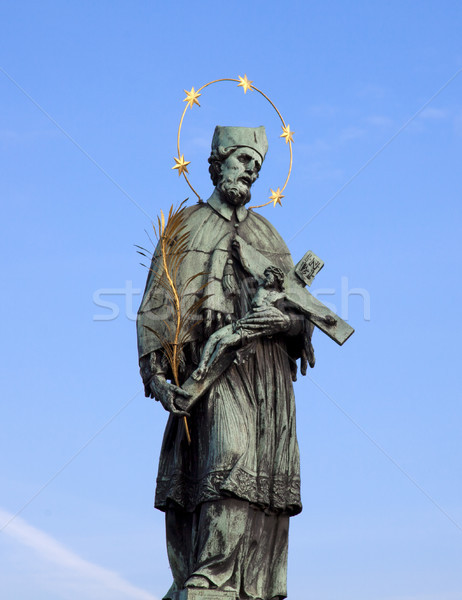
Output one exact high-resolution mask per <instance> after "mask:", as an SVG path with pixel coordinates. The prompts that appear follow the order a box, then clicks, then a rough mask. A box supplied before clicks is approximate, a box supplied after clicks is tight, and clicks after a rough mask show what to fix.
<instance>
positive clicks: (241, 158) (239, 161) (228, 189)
mask: <svg viewBox="0 0 462 600" xmlns="http://www.w3.org/2000/svg"><path fill="white" fill-rule="evenodd" d="M260 167H261V157H260V155H259V154H258V152H255V150H252V148H237V150H235V151H234V152H233V153H232V154H230V155H229V156H228V158H226V159H225V160H224V161H223V163H222V165H221V176H220V180H219V181H218V184H217V188H218V191H219V192H220V195H221V197H222V198H223V199H224V200H225V201H226V202H228V203H229V204H232V205H233V206H243V205H244V204H247V202H248V201H249V200H250V188H251V186H252V184H253V183H254V181H255V180H256V179H257V177H258V171H259V170H260Z"/></svg>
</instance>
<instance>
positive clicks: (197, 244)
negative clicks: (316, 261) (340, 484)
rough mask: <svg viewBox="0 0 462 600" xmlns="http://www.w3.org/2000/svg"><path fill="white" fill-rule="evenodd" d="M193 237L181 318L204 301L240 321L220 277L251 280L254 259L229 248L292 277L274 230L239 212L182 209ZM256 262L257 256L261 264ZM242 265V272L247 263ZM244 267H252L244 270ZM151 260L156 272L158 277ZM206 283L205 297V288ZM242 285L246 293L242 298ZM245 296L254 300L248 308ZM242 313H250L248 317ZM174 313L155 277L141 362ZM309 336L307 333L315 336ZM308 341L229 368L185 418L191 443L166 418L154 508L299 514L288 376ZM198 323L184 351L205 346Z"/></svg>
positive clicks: (266, 350)
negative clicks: (249, 252) (245, 249)
mask: <svg viewBox="0 0 462 600" xmlns="http://www.w3.org/2000/svg"><path fill="white" fill-rule="evenodd" d="M185 210H186V212H185V216H186V218H185V223H186V227H187V230H188V231H189V243H188V250H187V252H186V256H185V258H184V260H183V262H182V263H181V266H180V270H179V272H178V278H177V281H178V284H179V285H181V284H182V283H184V282H185V281H186V280H187V279H188V278H189V277H190V276H191V275H194V274H196V273H204V274H203V275H202V276H201V277H197V278H196V279H195V280H194V281H193V283H192V285H191V287H190V288H189V292H190V295H189V296H187V297H186V298H185V301H184V310H187V309H188V307H189V306H190V305H191V304H192V303H193V302H195V300H196V299H197V298H198V297H200V296H201V295H202V294H204V293H205V294H207V295H208V296H209V297H208V298H207V299H206V301H205V303H204V304H203V306H202V309H201V310H202V311H204V310H207V309H210V310H212V311H216V312H219V313H222V314H224V315H226V314H228V315H233V316H234V317H235V318H240V317H241V316H243V314H235V311H236V309H235V303H234V302H233V300H232V299H230V298H229V296H228V295H227V294H226V293H225V291H224V287H223V282H222V280H223V274H224V271H225V265H226V263H227V261H228V260H229V259H230V257H231V256H233V261H234V262H235V263H238V264H236V268H237V272H238V273H240V276H239V278H240V281H239V283H241V284H242V282H243V280H244V279H246V278H247V277H248V278H249V280H251V279H253V277H252V275H251V270H252V265H249V260H252V258H251V257H250V259H247V260H245V257H243V260H240V259H239V256H236V254H235V253H234V254H233V246H232V242H233V240H234V239H238V240H239V239H241V240H243V241H244V243H245V245H248V246H249V247H251V248H252V249H253V250H254V251H256V255H262V256H263V257H264V259H265V260H266V261H269V262H270V263H271V264H273V265H274V266H277V267H279V268H280V269H282V270H283V271H284V272H285V273H289V271H291V270H292V269H293V262H292V258H291V255H290V253H289V250H288V249H287V246H286V245H285V243H284V241H283V240H282V238H281V237H280V236H279V234H278V233H277V231H276V230H275V229H274V227H273V226H272V225H271V224H270V223H269V222H268V221H267V220H266V219H264V218H263V217H262V216H261V215H259V214H257V213H254V212H252V211H245V212H244V211H241V212H240V213H239V211H237V219H236V217H235V216H234V217H233V218H227V215H223V213H221V214H220V212H218V211H217V210H215V209H214V208H212V206H211V205H209V204H198V205H195V206H193V207H189V208H187V209H185ZM256 255H254V256H256ZM243 263H244V264H243ZM245 263H247V264H246V265H245ZM156 265H157V263H156V262H155V261H153V266H152V268H153V269H156V268H157V266H156ZM206 282H209V285H208V286H207V288H206V291H204V290H203V289H201V288H202V286H203V285H204V284H205V283H206ZM245 287H246V286H245V285H241V290H242V289H245ZM250 299H251V298H250V297H249V301H250ZM243 312H245V310H244V311H243ZM170 318H171V312H170V308H169V303H168V298H167V296H166V294H165V291H164V290H163V289H161V288H160V287H158V286H157V287H156V286H155V277H154V272H151V273H150V275H149V277H148V281H147V284H146V289H145V293H144V297H143V300H142V303H141V306H140V309H139V313H138V321H137V326H138V348H139V356H140V359H141V358H142V357H144V356H146V355H148V354H151V353H153V352H156V351H158V350H160V348H161V346H160V343H159V341H158V339H157V338H156V336H154V335H153V334H152V332H151V331H150V330H149V329H148V327H149V328H151V329H153V330H155V331H158V332H159V333H160V334H161V335H166V334H168V331H167V327H166V325H165V324H164V323H163V321H167V323H168V322H169V319H170ZM310 333H311V330H310ZM305 336H306V330H305V328H302V333H301V334H299V335H296V336H285V335H282V334H281V335H279V336H273V337H272V338H262V339H259V340H257V341H256V342H254V348H253V353H252V354H251V356H250V357H247V359H246V361H245V362H244V363H243V364H234V363H233V364H232V365H231V366H230V367H229V368H228V369H227V370H226V372H225V373H223V374H222V375H221V376H220V377H219V378H218V379H217V380H216V381H215V383H214V384H213V385H212V386H211V388H210V389H209V390H208V392H207V393H206V394H205V395H204V397H203V398H201V400H200V401H199V402H198V403H197V405H196V406H194V407H193V409H192V411H191V417H190V418H189V419H188V421H189V428H190V430H191V437H192V443H191V445H188V443H187V441H186V439H185V436H184V430H183V425H182V422H181V420H180V419H178V418H177V417H175V416H173V415H170V416H169V420H168V423H167V427H166V430H165V434H164V439H163V443H162V450H161V455H160V460H159V471H158V478H157V488H156V501H155V505H156V507H157V508H159V509H160V510H166V509H167V507H168V506H169V505H171V504H173V505H176V506H178V507H180V508H181V509H183V510H186V511H194V510H195V509H196V507H197V506H198V505H199V504H200V503H202V502H206V501H211V500H215V499H221V498H226V497H234V498H240V499H244V500H248V501H249V502H250V503H252V504H253V505H255V506H258V507H260V508H261V509H263V510H265V511H268V512H271V513H274V512H275V513H279V514H288V515H294V514H297V513H298V512H300V511H301V500H300V466H299V449H298V443H297V439H296V432H295V398H294V393H293V387H292V376H291V375H292V372H293V370H294V365H295V359H296V358H298V357H299V356H300V352H301V349H302V348H303V344H304V337H305ZM205 341H206V340H205V339H204V332H203V328H202V327H201V325H200V324H199V325H198V326H197V327H196V328H195V329H194V330H193V331H192V333H191V336H190V342H192V343H191V344H187V347H188V346H195V347H196V348H197V347H198V348H199V350H200V348H201V346H203V344H204V343H205ZM191 356H192V354H191V353H188V355H187V358H186V361H185V364H184V366H183V372H182V380H183V381H184V380H185V379H186V378H187V377H188V376H189V375H190V373H191V372H192V370H194V368H195V367H196V366H197V364H194V363H195V360H197V356H196V359H194V358H191Z"/></svg>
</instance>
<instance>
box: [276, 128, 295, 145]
mask: <svg viewBox="0 0 462 600" xmlns="http://www.w3.org/2000/svg"><path fill="white" fill-rule="evenodd" d="M282 131H283V133H282V134H281V135H280V136H279V137H283V138H284V139H285V140H286V144H287V142H293V141H294V140H293V135H294V133H295V131H290V125H287V127H283V128H282Z"/></svg>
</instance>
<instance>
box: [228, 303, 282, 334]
mask: <svg viewBox="0 0 462 600" xmlns="http://www.w3.org/2000/svg"><path fill="white" fill-rule="evenodd" d="M239 323H240V324H241V325H242V326H243V327H245V328H246V329H254V330H255V331H256V332H261V333H264V334H266V335H274V334H276V333H282V332H284V331H288V330H289V328H290V317H289V316H288V315H285V314H284V313H283V312H282V311H280V310H279V309H278V308H276V307H275V306H262V307H260V308H255V309H253V310H252V312H251V313H250V314H248V315H247V316H245V317H243V318H242V319H240V321H239Z"/></svg>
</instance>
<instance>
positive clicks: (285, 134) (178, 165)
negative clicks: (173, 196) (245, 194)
mask: <svg viewBox="0 0 462 600" xmlns="http://www.w3.org/2000/svg"><path fill="white" fill-rule="evenodd" d="M238 77H239V78H238V79H214V80H213V81H209V82H208V83H206V84H205V85H203V86H202V87H200V88H199V89H198V90H197V91H196V90H195V89H194V87H192V88H191V90H190V91H189V92H188V91H187V90H185V93H186V98H185V99H184V100H183V102H186V106H185V107H184V110H183V114H182V115H181V119H180V124H179V126H178V138H177V147H178V156H177V157H174V160H175V166H174V167H172V169H177V170H178V175H183V177H184V178H185V180H186V183H187V184H188V185H189V187H190V188H191V190H192V191H193V192H194V194H196V196H197V198H198V200H199V202H202V199H201V197H200V196H199V194H198V193H197V192H196V190H195V189H194V188H193V186H192V185H191V182H190V181H189V179H188V174H189V172H188V165H189V164H191V161H189V160H185V158H184V154H181V151H180V135H181V127H182V126H183V119H184V116H185V114H186V111H187V110H188V107H189V108H193V106H194V105H195V104H197V106H200V104H199V101H198V98H199V96H202V94H201V92H202V90H204V89H205V88H206V87H208V86H210V85H213V84H214V83H221V82H222V81H232V82H234V83H237V87H242V89H243V90H244V94H246V93H247V91H248V90H253V91H255V92H258V93H259V94H261V95H262V96H263V98H265V99H266V100H267V101H268V102H269V103H270V104H271V106H272V107H273V108H274V110H275V111H276V112H277V114H278V117H279V118H280V120H281V123H282V134H281V135H280V136H279V137H282V138H284V139H285V141H286V144H289V153H290V162H289V171H288V173H287V177H286V180H285V182H284V185H283V186H282V188H279V187H278V188H277V190H273V189H271V195H270V197H269V200H268V202H265V203H264V204H259V205H258V206H250V207H249V208H263V207H264V206H268V204H271V203H273V206H276V204H279V205H280V206H282V203H281V200H282V198H284V195H283V193H282V192H283V191H284V190H285V188H286V185H287V183H288V181H289V178H290V173H291V171H292V143H293V141H294V140H293V135H294V132H293V131H291V129H290V125H286V123H285V121H284V119H283V118H282V115H281V113H280V112H279V111H278V109H277V108H276V106H275V105H274V104H273V102H272V101H271V100H270V99H269V98H268V96H267V95H266V94H265V93H263V92H262V91H261V90H259V89H258V88H257V87H255V86H254V85H252V83H253V82H252V81H250V80H249V79H247V75H244V77H241V76H238Z"/></svg>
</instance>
